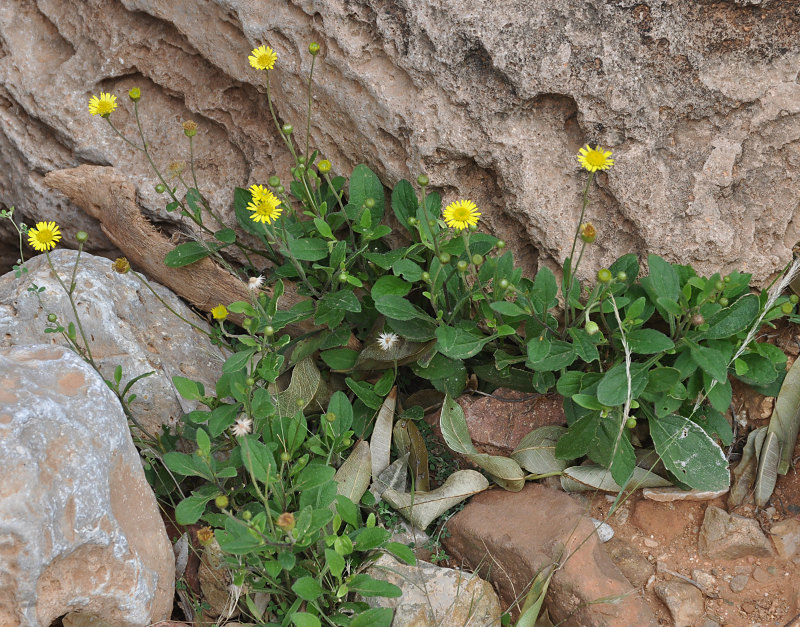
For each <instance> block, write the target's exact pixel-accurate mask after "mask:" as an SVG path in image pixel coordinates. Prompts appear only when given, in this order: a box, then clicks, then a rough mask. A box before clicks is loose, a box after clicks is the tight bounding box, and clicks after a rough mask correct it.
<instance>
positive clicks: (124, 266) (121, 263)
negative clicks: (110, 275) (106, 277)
mask: <svg viewBox="0 0 800 627" xmlns="http://www.w3.org/2000/svg"><path fill="white" fill-rule="evenodd" d="M111 268H112V269H113V270H114V272H118V273H119V274H126V273H127V272H129V271H130V269H131V264H130V263H129V262H128V260H127V259H126V258H125V257H117V258H116V259H115V260H114V263H112V264H111Z"/></svg>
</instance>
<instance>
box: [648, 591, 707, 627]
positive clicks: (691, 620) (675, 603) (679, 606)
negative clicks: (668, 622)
mask: <svg viewBox="0 0 800 627" xmlns="http://www.w3.org/2000/svg"><path fill="white" fill-rule="evenodd" d="M655 590H656V594H657V595H658V598H659V599H661V600H662V601H663V602H664V605H666V606H667V608H668V609H669V613H670V616H672V624H673V625H675V627H692V626H693V625H695V624H696V623H697V621H698V620H699V619H700V617H701V616H702V615H703V612H704V611H705V607H704V604H703V593H702V592H700V590H698V589H697V588H695V587H694V586H693V585H692V584H689V583H684V582H682V581H668V582H666V583H659V584H656V587H655Z"/></svg>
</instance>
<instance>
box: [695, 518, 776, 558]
mask: <svg viewBox="0 0 800 627" xmlns="http://www.w3.org/2000/svg"><path fill="white" fill-rule="evenodd" d="M698 548H699V549H700V553H701V554H702V555H703V556H705V557H708V558H711V559H738V558H741V557H747V556H757V557H769V556H770V555H771V554H772V547H771V546H770V543H769V540H767V537H766V536H765V535H764V533H763V532H762V531H761V528H760V527H759V526H758V522H756V521H755V520H753V519H752V518H743V517H742V516H735V515H732V514H728V513H727V512H726V511H725V510H722V509H720V508H719V507H715V506H713V505H709V506H708V507H707V508H706V514H705V517H704V518H703V526H702V528H701V529H700V536H699V538H698Z"/></svg>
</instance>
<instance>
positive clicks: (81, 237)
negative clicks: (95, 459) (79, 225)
mask: <svg viewBox="0 0 800 627" xmlns="http://www.w3.org/2000/svg"><path fill="white" fill-rule="evenodd" d="M75 239H76V240H77V242H78V243H79V244H85V243H86V240H87V239H89V234H88V233H87V232H86V231H78V232H77V233H75Z"/></svg>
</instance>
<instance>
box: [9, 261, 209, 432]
mask: <svg viewBox="0 0 800 627" xmlns="http://www.w3.org/2000/svg"><path fill="white" fill-rule="evenodd" d="M76 255H77V253H76V252H75V251H72V250H66V249H56V250H54V251H52V252H51V253H50V259H51V260H52V262H53V267H55V268H56V269H57V270H58V273H59V276H60V277H61V279H62V280H63V281H64V282H65V284H67V286H68V285H69V280H70V277H71V275H72V269H73V266H74V264H75V257H76ZM25 265H26V267H27V268H28V272H27V273H26V274H24V275H23V276H22V277H21V278H17V277H16V276H15V275H14V273H13V272H9V273H8V274H6V275H4V276H2V277H0V329H3V333H2V335H0V347H2V346H19V345H26V344H35V343H46V342H48V341H49V342H51V343H53V344H59V345H66V340H65V339H64V338H63V337H62V336H61V334H59V333H47V334H45V332H44V330H45V328H47V327H48V326H49V327H54V326H55V325H54V324H52V323H48V321H47V316H48V314H51V313H54V314H55V315H56V316H57V317H58V320H59V322H60V324H61V325H62V326H64V327H65V328H66V327H67V325H68V323H69V322H70V321H74V320H75V316H74V314H73V312H72V308H71V306H70V303H69V299H68V298H67V296H66V294H65V293H64V290H63V288H62V287H61V286H60V285H59V283H58V281H57V280H56V278H55V275H54V274H53V272H52V270H51V268H50V266H49V265H48V263H47V257H45V255H38V256H36V257H34V258H33V259H30V260H28V261H27V262H26V264H25ZM75 282H76V288H75V292H74V298H75V301H76V307H77V309H78V313H79V314H80V319H81V324H82V325H83V329H84V332H85V334H86V336H87V338H89V344H90V349H91V352H92V356H93V358H94V360H95V363H97V365H98V366H99V368H100V371H101V372H102V374H103V376H104V377H105V378H106V379H112V378H113V376H114V370H115V368H116V367H117V366H118V365H119V366H122V373H123V375H122V383H123V386H124V384H125V383H126V382H127V381H128V380H130V379H131V378H133V377H135V376H138V375H141V374H143V373H146V372H151V371H155V373H156V374H155V375H151V376H148V377H145V378H144V379H140V380H139V381H138V382H136V383H135V384H134V385H133V387H131V389H130V391H129V393H128V394H131V393H134V394H136V399H135V400H134V402H133V403H132V404H131V405H130V409H131V412H132V413H133V415H134V416H135V417H136V419H137V421H138V422H139V423H140V424H141V425H142V426H143V427H144V428H145V429H147V430H148V431H149V432H150V433H155V432H157V431H158V430H159V429H160V428H161V427H162V425H170V426H174V425H175V424H176V423H177V422H178V420H179V419H180V417H181V416H182V415H183V412H184V410H186V411H189V410H191V409H193V408H194V405H193V404H192V403H189V402H187V401H185V400H184V399H182V398H180V396H179V395H178V393H177V391H176V390H175V388H174V387H173V385H172V377H173V376H175V375H180V376H182V377H188V378H189V379H193V380H196V381H200V382H202V383H203V384H205V386H206V387H207V389H208V390H209V391H210V392H213V390H214V385H215V383H216V381H217V379H218V378H219V375H220V374H221V371H222V363H223V361H224V356H223V355H222V353H221V352H220V349H219V348H218V347H216V346H213V345H212V344H211V342H210V341H209V338H208V336H207V335H205V333H202V332H201V331H199V330H197V329H194V328H192V327H190V326H189V325H188V324H186V322H184V321H182V320H180V319H178V317H177V316H175V315H174V314H173V313H171V312H170V311H169V310H168V309H167V307H166V305H165V304H164V303H166V304H167V305H169V307H171V308H172V309H173V310H174V311H175V312H177V313H178V314H180V315H181V316H182V317H183V318H185V319H186V320H189V321H191V322H192V324H194V325H196V326H197V327H198V328H200V329H203V330H205V329H208V328H209V327H208V325H207V324H206V322H205V321H204V320H202V319H200V318H199V317H198V316H197V315H196V314H194V312H192V310H191V309H189V308H188V307H186V305H184V304H183V303H182V302H181V301H180V299H178V298H177V297H176V296H175V295H174V294H172V293H171V292H170V291H169V290H167V289H165V288H163V287H162V286H160V285H158V284H156V283H151V284H150V285H151V286H152V287H153V290H154V291H155V294H157V295H158V297H157V296H156V295H155V294H154V293H153V292H151V291H150V290H149V289H148V288H147V287H146V286H145V285H144V284H143V283H142V282H141V281H139V280H138V279H136V278H135V277H134V275H133V274H132V273H128V274H118V273H116V272H114V271H113V270H112V267H111V262H110V261H109V260H108V259H106V258H104V257H96V256H94V255H89V254H86V253H83V254H82V255H81V258H80V262H79V263H78V271H77V274H76V275H75ZM33 285H36V286H38V287H39V288H42V287H43V288H45V289H44V291H43V292H40V293H38V298H37V294H35V293H32V292H30V291H29V288H31V287H32V286H33ZM159 298H161V299H163V301H164V302H161V300H159ZM78 342H79V343H81V345H82V340H81V337H80V335H78Z"/></svg>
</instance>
